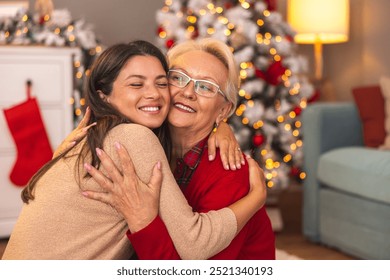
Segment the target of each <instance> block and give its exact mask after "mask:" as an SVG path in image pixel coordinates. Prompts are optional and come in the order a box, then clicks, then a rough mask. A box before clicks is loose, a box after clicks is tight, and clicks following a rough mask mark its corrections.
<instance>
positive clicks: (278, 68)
mask: <svg viewBox="0 0 390 280" xmlns="http://www.w3.org/2000/svg"><path fill="white" fill-rule="evenodd" d="M284 72H286V68H285V67H284V66H283V65H282V62H281V61H275V62H274V63H272V64H271V65H270V66H269V67H268V69H267V71H266V72H263V71H261V70H259V69H256V70H255V75H256V77H258V78H261V79H263V80H265V81H266V82H267V83H269V84H271V85H274V86H276V85H278V84H279V83H280V81H281V76H282V75H283V74H284Z"/></svg>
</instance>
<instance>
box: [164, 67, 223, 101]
mask: <svg viewBox="0 0 390 280" xmlns="http://www.w3.org/2000/svg"><path fill="white" fill-rule="evenodd" d="M191 81H193V82H194V90H195V92H196V93H197V94H199V95H200V96H204V97H214V96H215V95H216V94H217V93H219V94H221V95H222V96H223V97H224V98H226V95H225V93H223V91H222V90H221V89H220V87H219V86H218V85H217V84H216V83H213V82H211V81H207V80H197V79H193V78H191V77H190V76H188V75H187V74H185V73H183V72H181V71H179V70H174V69H171V70H169V72H168V83H169V84H170V85H173V86H175V87H178V88H185V87H186V86H187V85H188V84H189V83H190V82H191Z"/></svg>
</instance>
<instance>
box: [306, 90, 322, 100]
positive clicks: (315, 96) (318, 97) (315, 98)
mask: <svg viewBox="0 0 390 280" xmlns="http://www.w3.org/2000/svg"><path fill="white" fill-rule="evenodd" d="M320 96H321V92H320V90H319V89H316V90H315V91H314V94H313V95H312V96H311V97H310V98H309V100H307V103H312V102H315V101H317V100H319V99H320Z"/></svg>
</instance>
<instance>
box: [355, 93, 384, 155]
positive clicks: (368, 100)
mask: <svg viewBox="0 0 390 280" xmlns="http://www.w3.org/2000/svg"><path fill="white" fill-rule="evenodd" d="M352 95H353V97H354V99H355V103H356V106H357V108H358V111H359V115H360V119H361V121H362V125H363V139H364V145H365V146H367V147H373V148H377V147H379V146H380V145H382V144H383V142H384V141H385V137H386V132H385V108H384V99H383V95H382V93H381V88H380V87H379V86H365V87H358V88H354V89H352Z"/></svg>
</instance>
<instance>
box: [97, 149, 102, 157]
mask: <svg viewBox="0 0 390 280" xmlns="http://www.w3.org/2000/svg"><path fill="white" fill-rule="evenodd" d="M96 153H97V155H98V156H101V155H102V153H103V152H102V150H100V149H99V148H96Z"/></svg>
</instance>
